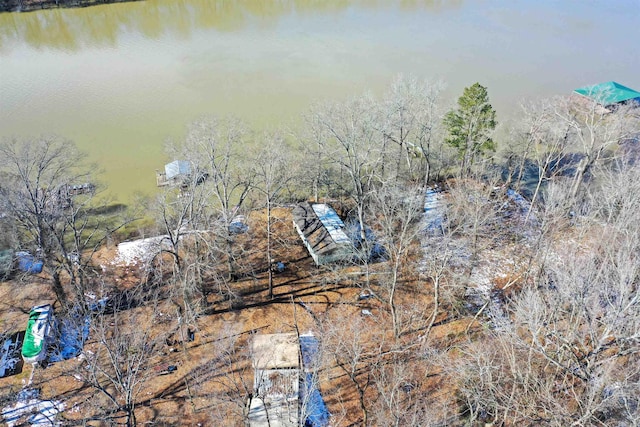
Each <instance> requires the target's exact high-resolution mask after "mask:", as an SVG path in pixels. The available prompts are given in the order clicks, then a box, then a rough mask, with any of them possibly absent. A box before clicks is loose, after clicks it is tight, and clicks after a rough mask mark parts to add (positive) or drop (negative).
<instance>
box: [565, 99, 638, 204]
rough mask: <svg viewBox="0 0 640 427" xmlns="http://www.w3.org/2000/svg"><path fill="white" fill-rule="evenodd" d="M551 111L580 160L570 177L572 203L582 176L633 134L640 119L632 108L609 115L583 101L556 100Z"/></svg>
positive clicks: (612, 112)
mask: <svg viewBox="0 0 640 427" xmlns="http://www.w3.org/2000/svg"><path fill="white" fill-rule="evenodd" d="M554 110H555V114H556V115H557V116H558V117H559V118H560V119H561V120H562V121H563V122H564V123H565V124H566V125H567V126H568V127H569V128H570V129H571V135H570V139H569V141H570V145H571V148H573V149H575V150H577V152H578V153H579V154H580V156H581V159H580V161H579V162H578V164H577V165H576V167H575V173H574V176H573V185H572V189H571V196H572V198H573V199H574V198H575V197H576V196H577V195H578V192H579V190H580V187H581V185H582V183H583V181H584V178H585V176H586V175H587V174H589V172H590V171H592V168H593V166H594V165H596V164H597V163H598V162H599V161H600V160H601V159H603V158H604V157H606V156H607V151H608V150H609V149H611V148H613V147H614V146H616V145H617V144H619V143H621V142H622V141H624V140H625V139H627V138H629V137H631V136H632V135H634V134H637V132H638V129H640V116H639V115H638V113H637V111H635V108H634V106H633V105H623V106H619V107H617V108H615V109H614V110H613V111H610V110H607V109H605V108H603V107H602V106H601V105H600V104H599V103H598V102H596V101H593V100H590V99H586V98H579V99H576V98H564V99H557V100H556V101H555V108H554Z"/></svg>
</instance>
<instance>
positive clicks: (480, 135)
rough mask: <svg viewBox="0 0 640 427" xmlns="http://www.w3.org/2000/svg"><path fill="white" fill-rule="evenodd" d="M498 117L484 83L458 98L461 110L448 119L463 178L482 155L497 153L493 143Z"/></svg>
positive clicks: (469, 89)
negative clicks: (491, 152) (488, 152)
mask: <svg viewBox="0 0 640 427" xmlns="http://www.w3.org/2000/svg"><path fill="white" fill-rule="evenodd" d="M495 117H496V112H495V110H494V109H493V107H492V106H491V104H490V103H489V95H488V94H487V88H486V87H484V86H482V85H481V84H480V83H474V84H473V85H472V86H471V87H468V88H465V89H464V92H463V93H462V96H461V97H460V98H458V107H457V108H456V109H455V110H452V111H449V112H448V113H447V114H446V115H445V118H444V125H445V127H446V129H447V131H448V136H447V138H446V142H447V144H449V145H451V146H452V147H454V148H456V149H457V150H458V154H459V155H460V159H461V168H460V173H461V174H462V175H465V174H467V173H468V172H469V170H470V168H471V166H472V165H473V162H474V161H475V159H476V157H477V156H478V155H481V154H483V153H485V152H486V151H493V150H495V143H494V142H493V140H492V139H491V136H492V134H493V130H494V129H495V127H496V124H497V122H496V120H495Z"/></svg>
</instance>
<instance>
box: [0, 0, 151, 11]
mask: <svg viewBox="0 0 640 427" xmlns="http://www.w3.org/2000/svg"><path fill="white" fill-rule="evenodd" d="M134 1H142V0H0V12H33V11H35V10H42V9H58V8H72V7H88V6H97V5H101V4H110V3H125V2H134Z"/></svg>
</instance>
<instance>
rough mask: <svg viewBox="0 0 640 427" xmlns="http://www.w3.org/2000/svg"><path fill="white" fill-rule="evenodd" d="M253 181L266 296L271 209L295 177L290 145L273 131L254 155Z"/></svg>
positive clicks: (270, 277)
mask: <svg viewBox="0 0 640 427" xmlns="http://www.w3.org/2000/svg"><path fill="white" fill-rule="evenodd" d="M253 163H254V173H255V181H254V184H253V187H252V188H253V190H254V191H255V192H257V193H258V194H259V197H260V198H262V200H263V201H264V206H265V208H266V211H267V218H266V220H267V221H266V237H267V244H266V254H265V255H266V260H267V265H268V267H269V271H268V274H269V298H273V268H274V265H273V241H274V235H273V230H272V227H273V222H274V219H275V218H274V217H273V215H272V209H273V207H274V205H275V204H276V203H277V202H278V201H279V200H281V199H282V197H283V195H284V194H285V190H286V189H287V186H288V185H289V184H290V182H291V180H292V179H293V178H294V177H295V168H294V167H293V164H292V155H291V149H290V148H289V147H288V146H287V144H286V143H285V141H284V139H283V138H282V137H281V136H280V135H277V134H274V135H265V140H264V143H263V146H262V148H261V149H260V150H259V151H258V152H257V155H256V157H255V158H254V162H253Z"/></svg>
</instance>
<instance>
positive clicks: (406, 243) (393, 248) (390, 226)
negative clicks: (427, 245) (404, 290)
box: [369, 184, 424, 338]
mask: <svg viewBox="0 0 640 427" xmlns="http://www.w3.org/2000/svg"><path fill="white" fill-rule="evenodd" d="M372 199H373V200H372V203H371V214H370V215H369V216H370V218H371V220H372V221H373V222H374V224H375V225H376V227H375V228H376V230H377V231H378V232H379V240H380V244H382V245H383V246H384V249H385V252H386V253H387V254H388V257H389V261H388V262H389V277H388V279H383V282H382V286H383V288H384V289H385V290H386V294H387V298H386V300H387V303H388V304H389V309H390V311H391V319H392V323H393V333H394V336H395V337H396V338H399V337H400V330H401V326H400V325H399V323H398V322H399V318H398V313H397V307H396V292H397V290H398V286H399V284H400V283H401V282H402V277H401V276H402V271H403V270H404V271H410V270H411V268H409V266H408V264H409V263H410V260H409V257H410V255H411V251H410V249H411V247H412V244H416V242H417V239H416V238H417V236H418V233H420V231H421V228H422V227H421V224H420V222H419V219H420V218H421V216H422V212H423V206H424V197H423V192H422V191H421V190H420V188H411V187H406V186H401V185H393V184H389V185H383V186H382V187H380V188H379V189H378V190H377V191H376V192H375V193H374V194H373V196H372Z"/></svg>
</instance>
